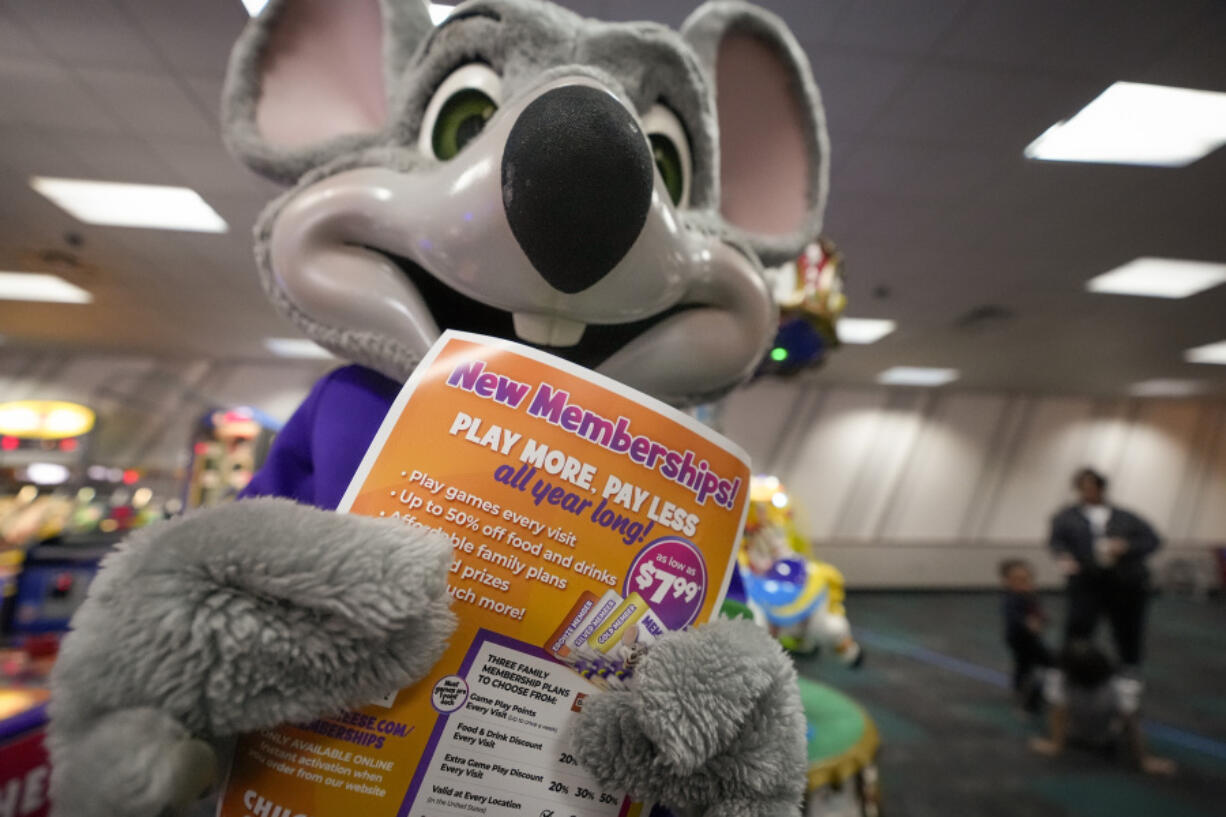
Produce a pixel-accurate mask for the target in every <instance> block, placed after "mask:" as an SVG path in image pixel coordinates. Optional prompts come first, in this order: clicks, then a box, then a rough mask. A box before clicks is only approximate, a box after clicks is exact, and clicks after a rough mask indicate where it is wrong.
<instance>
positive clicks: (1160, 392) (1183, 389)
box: [1128, 377, 1205, 397]
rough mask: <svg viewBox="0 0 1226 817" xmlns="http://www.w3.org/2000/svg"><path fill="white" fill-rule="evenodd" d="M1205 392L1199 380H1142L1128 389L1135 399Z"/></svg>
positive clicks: (1184, 395)
mask: <svg viewBox="0 0 1226 817" xmlns="http://www.w3.org/2000/svg"><path fill="white" fill-rule="evenodd" d="M1204 390H1205V384H1204V383H1202V382H1201V381H1199V380H1169V379H1166V378H1161V377H1159V378H1155V379H1153V380H1142V381H1140V382H1139V383H1133V384H1132V385H1131V386H1129V387H1128V393H1129V394H1133V395H1136V396H1137V397H1187V396H1190V395H1193V394H1200V393H1201V392H1203V391H1204Z"/></svg>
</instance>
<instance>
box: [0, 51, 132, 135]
mask: <svg viewBox="0 0 1226 817" xmlns="http://www.w3.org/2000/svg"><path fill="white" fill-rule="evenodd" d="M0 124H5V125H33V126H45V127H54V128H59V129H63V130H80V131H101V132H111V133H114V132H116V131H118V130H119V129H120V126H119V123H118V122H117V121H116V119H115V118H114V117H112V116H111V115H110V114H109V113H108V112H107V110H106V108H105V107H104V106H103V105H102V104H101V103H100V102H99V101H98V100H97V99H96V98H95V97H94V96H93V95H91V94H90V93H89V89H88V88H87V87H86V86H85V84H84V83H82V82H80V81H79V80H78V79H77V77H76V76H74V75H73V73H72V72H71V71H68V70H65V69H64V68H61V67H60V66H59V65H56V64H55V63H52V62H45V61H41V60H40V61H34V60H21V59H13V58H9V57H8V56H5V55H0Z"/></svg>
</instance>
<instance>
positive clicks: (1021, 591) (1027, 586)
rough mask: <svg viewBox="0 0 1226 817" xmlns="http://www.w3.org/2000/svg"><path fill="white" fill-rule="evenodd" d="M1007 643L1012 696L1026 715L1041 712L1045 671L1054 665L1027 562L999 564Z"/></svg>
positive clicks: (1031, 571)
mask: <svg viewBox="0 0 1226 817" xmlns="http://www.w3.org/2000/svg"><path fill="white" fill-rule="evenodd" d="M1000 581H1001V585H1002V587H1003V588H1004V591H1005V597H1004V602H1003V605H1002V607H1003V610H1004V619H1005V643H1006V644H1008V645H1009V651H1010V652H1011V653H1013V692H1014V694H1015V695H1017V699H1018V702H1019V703H1020V704H1021V705H1022V708H1023V709H1025V710H1026V711H1027V712H1035V711H1037V710H1038V708H1039V705H1040V703H1041V702H1042V700H1043V679H1042V670H1044V669H1046V668H1048V667H1050V666H1051V665H1052V663H1053V662H1052V657H1051V652H1050V651H1049V650H1048V649H1047V645H1046V644H1044V643H1043V627H1044V625H1045V624H1046V623H1047V618H1046V617H1045V616H1044V615H1043V609H1042V608H1041V607H1040V606H1039V595H1038V593H1036V592H1035V589H1034V571H1033V570H1031V569H1030V563H1029V562H1027V561H1026V560H1024V559H1005V560H1004V561H1003V562H1001V563H1000Z"/></svg>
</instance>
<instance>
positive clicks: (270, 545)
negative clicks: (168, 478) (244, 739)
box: [50, 499, 455, 817]
mask: <svg viewBox="0 0 1226 817" xmlns="http://www.w3.org/2000/svg"><path fill="white" fill-rule="evenodd" d="M450 556H451V546H450V543H449V542H448V540H447V539H446V538H445V537H444V536H442V535H441V534H438V533H437V532H432V531H427V530H425V529H421V528H406V527H405V526H404V525H403V524H401V523H399V522H391V521H387V520H380V519H373V518H368V517H362V516H348V515H343V514H336V513H330V512H326V511H321V510H317V509H314V508H308V507H305V506H301V505H296V504H295V503H293V502H290V501H288V500H281V499H257V500H246V501H243V502H238V503H235V504H233V505H227V506H223V507H220V508H217V509H213V510H209V511H204V512H200V513H196V514H190V515H188V516H186V517H183V518H181V519H176V520H173V521H168V522H163V523H160V524H158V525H156V526H153V527H150V528H147V529H144V530H141V531H139V532H137V533H135V534H133V535H132V536H131V537H129V539H128V540H126V542H125V543H124V544H123V545H122V546H121V548H120V549H119V550H118V551H116V552H115V553H113V554H111V555H110V556H108V557H107V559H106V561H105V564H104V569H103V570H102V571H101V573H100V574H99V576H98V578H97V579H96V580H95V582H94V584H93V586H92V587H91V588H90V593H89V597H88V599H87V600H86V602H85V604H84V605H82V607H81V609H80V610H79V611H78V613H77V615H76V616H75V617H74V619H73V631H72V632H71V633H70V634H69V635H68V636H67V637H66V638H65V640H64V644H63V648H62V650H61V652H60V656H59V659H58V661H57V663H56V666H55V672H54V674H53V676H52V690H53V697H52V726H51V732H50V749H51V753H52V760H53V768H54V770H55V771H54V772H53V778H52V795H53V800H54V801H55V802H56V803H58V804H60V805H59V806H58V809H59V810H58V811H57V812H56V813H57V814H59V815H73V817H89V815H93V814H98V815H107V814H112V813H115V814H119V813H124V814H127V813H128V812H126V811H124V812H119V811H109V810H107V809H109V808H111V806H108V805H106V804H108V803H111V804H124V803H127V802H133V803H138V802H143V801H144V800H146V799H148V800H150V801H153V800H156V799H157V797H159V796H164V795H166V794H167V792H168V791H169V788H170V787H169V786H168V784H167V781H168V780H172V779H173V780H178V779H180V775H181V774H182V773H184V772H185V770H187V769H188V768H191V767H192V765H193V764H191V763H188V762H187V761H189V760H192V759H195V760H200V759H201V756H200V754H199V753H198V752H195V750H194V749H191V748H189V747H192V746H194V744H192V743H191V741H193V740H195V739H200V740H203V741H213V740H217V739H220V738H225V737H227V736H231V735H235V734H237V733H240V732H247V731H252V730H256V729H263V728H267V727H271V726H275V725H278V724H282V723H292V722H301V721H305V720H309V719H312V718H315V717H318V716H320V715H322V714H325V713H331V712H337V711H339V710H341V709H343V708H344V707H346V706H351V705H354V704H355V703H361V702H363V701H368V700H372V699H374V698H376V697H380V696H382V695H384V694H386V693H387V692H388V691H389V690H392V689H398V688H400V687H403V686H407V685H409V684H411V683H412V682H413V681H415V680H417V679H418V678H421V677H423V676H424V675H425V674H426V673H427V672H428V671H429V669H430V667H431V666H433V665H434V663H435V661H436V660H437V659H438V657H439V656H440V655H441V654H442V651H443V649H444V648H445V646H446V640H447V637H448V636H449V635H450V633H451V631H452V629H453V628H454V625H455V619H454V616H453V615H452V613H451V612H450V609H449V607H448V604H449V601H450V597H449V596H448V595H447V594H446V592H445V591H446V577H447V572H446V569H447V565H448V564H449V561H450ZM136 736H142V737H140V738H139V739H138V738H137V737H136ZM133 741H135V742H133ZM146 744H148V746H149V747H151V748H149V749H148V750H146V749H138V747H144V746H146ZM83 747H86V748H83ZM103 749H109V751H102V750H103ZM154 750H156V751H154ZM146 751H148V752H152V754H149V755H148V756H146V755H145V754H141V753H142V752H146ZM185 752H186V753H187V754H186V755H184V754H183V753H185ZM129 753H134V754H133V759H132V760H131V762H130V763H127V762H126V761H125V763H126V769H127V774H120V775H108V776H107V777H106V778H104V779H99V778H97V777H95V776H93V775H90V774H88V772H89V769H90V768H91V767H92V765H94V764H96V763H97V762H99V761H97V760H94V761H90V760H89V759H88V758H90V757H111V758H117V757H126V756H127V755H128V754H129ZM151 757H156V758H157V759H158V763H156V764H153V763H150V764H149V765H145V762H144V761H146V760H148V759H149V758H151ZM138 758H140V759H138ZM141 793H145V794H141ZM173 793H175V794H177V793H178V792H177V791H176V792H173ZM146 795H147V796H146ZM87 802H96V803H97V808H98V809H99V810H97V811H91V810H88V809H86V810H82V807H81V806H79V805H76V806H74V807H73V808H69V805H70V804H81V803H87ZM133 813H136V812H133ZM151 813H156V812H151Z"/></svg>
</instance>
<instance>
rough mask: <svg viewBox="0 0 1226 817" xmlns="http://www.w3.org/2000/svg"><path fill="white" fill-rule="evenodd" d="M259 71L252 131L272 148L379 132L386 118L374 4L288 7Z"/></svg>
mask: <svg viewBox="0 0 1226 817" xmlns="http://www.w3.org/2000/svg"><path fill="white" fill-rule="evenodd" d="M261 70H262V71H263V73H264V76H263V78H262V83H261V93H260V100H259V104H258V108H257V110H256V126H257V127H258V128H259V131H260V135H261V136H263V137H264V139H265V140H266V141H267V142H268V143H269V144H270V145H273V146H275V147H284V148H295V147H302V146H304V145H309V144H314V143H316V142H320V141H323V140H326V139H330V138H332V137H335V136H341V135H343V134H347V133H367V132H370V131H374V130H378V129H379V128H380V127H382V126H383V123H384V121H385V120H386V118H387V101H386V95H385V94H384V88H383V20H382V15H381V13H380V11H379V3H378V1H377V0H344V2H337V0H297V1H296V2H292V3H287V4H286V5H285V9H284V11H283V12H282V13H281V15H280V19H278V20H277V21H276V22H275V24H274V27H273V31H272V35H271V37H270V38H269V42H268V46H267V51H266V52H265V54H264V59H263V64H262V65H261Z"/></svg>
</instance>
